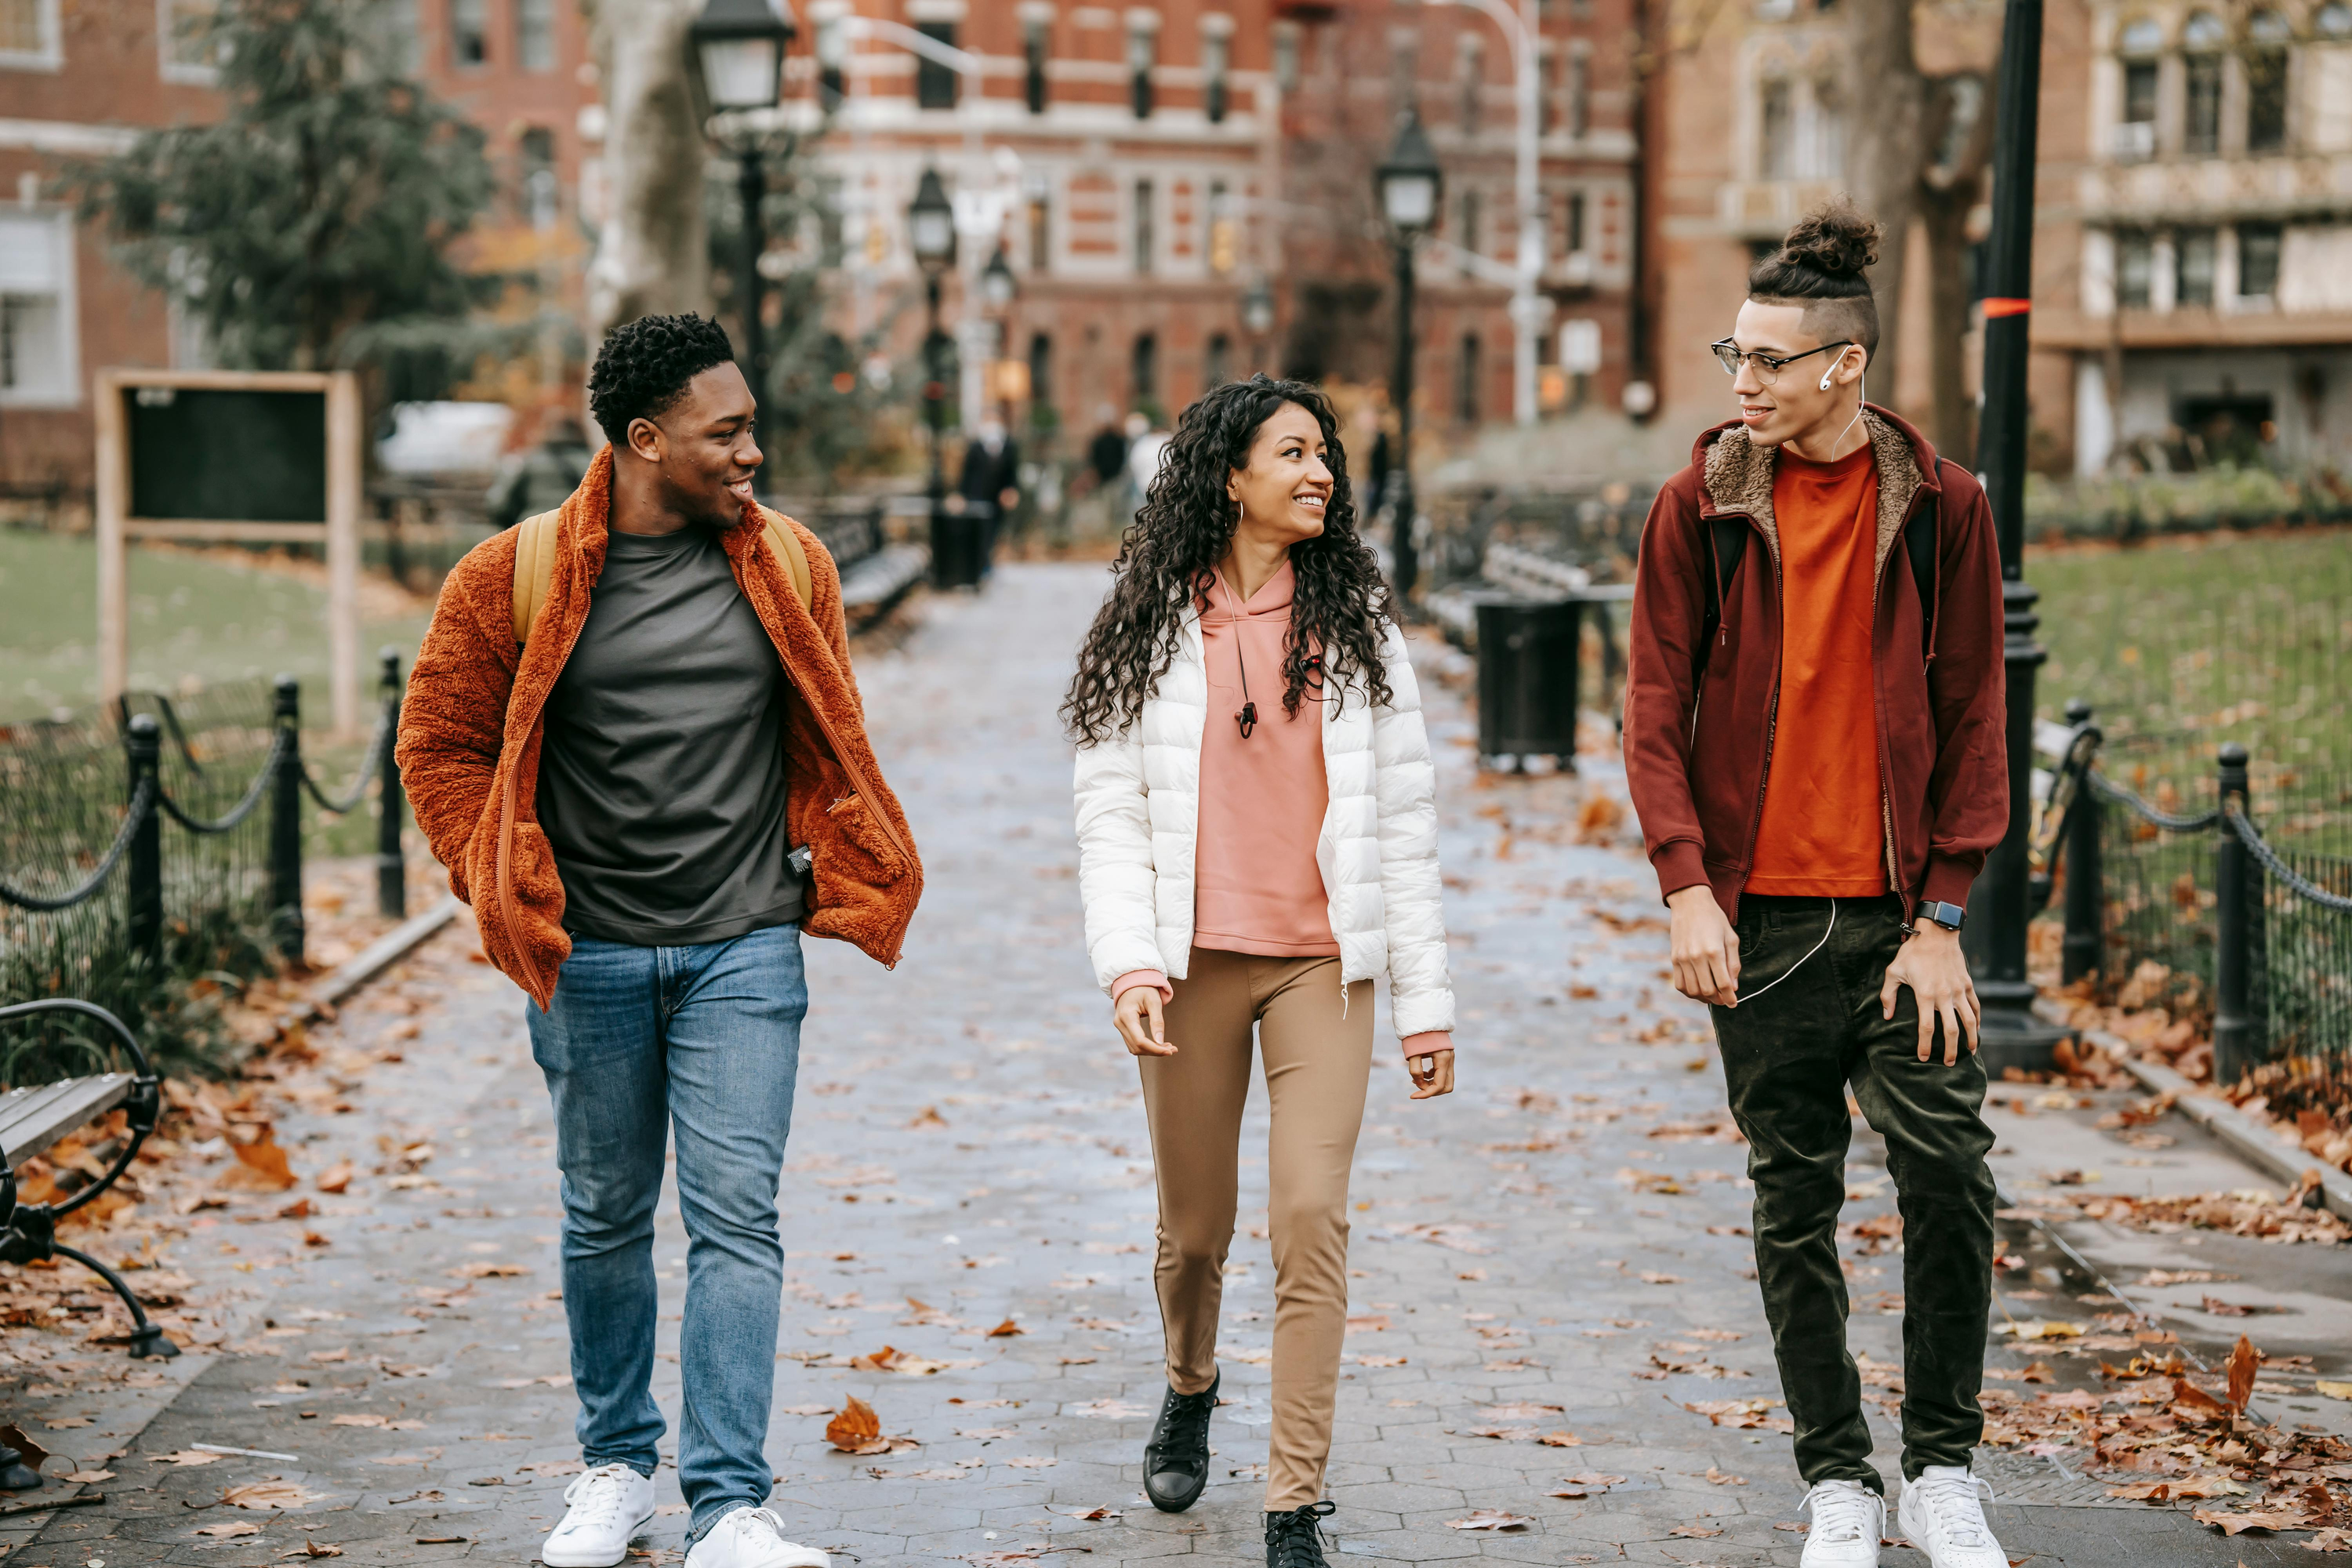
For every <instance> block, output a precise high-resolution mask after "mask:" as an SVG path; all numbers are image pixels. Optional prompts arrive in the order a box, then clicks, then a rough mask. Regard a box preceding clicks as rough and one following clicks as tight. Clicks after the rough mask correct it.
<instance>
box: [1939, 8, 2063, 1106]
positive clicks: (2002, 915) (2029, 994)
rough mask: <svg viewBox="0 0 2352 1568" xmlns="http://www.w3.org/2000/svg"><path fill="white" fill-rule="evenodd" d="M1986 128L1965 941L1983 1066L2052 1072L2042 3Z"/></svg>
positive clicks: (2014, 37) (2015, 33) (2009, 27)
mask: <svg viewBox="0 0 2352 1568" xmlns="http://www.w3.org/2000/svg"><path fill="white" fill-rule="evenodd" d="M1998 90H1999V97H1998V99H1997V100H1996V103H1997V108H1996V110H1995V116H1994V120H1993V154H1992V169H1993V176H1992V177H1993V185H1992V190H1993V212H1992V234H1991V236H1990V239H1989V240H1988V242H1987V245H1986V252H1987V266H1986V272H1987V282H1988V283H1989V284H1990V288H1989V289H1988V291H1987V298H1986V300H1985V302H1984V313H1985V322H1984V340H1985V342H1984V421H1983V426H1982V434H1981V436H1980V437H1979V450H1978V453H1977V463H1978V469H1979V478H1980V479H1982V480H1983V483H1984V488H1985V496H1986V499H1987V500H1989V501H1990V503H1991V507H1992V516H1993V525H1994V528H1995V529H1996V531H1998V533H1999V535H2000V579H2001V611H2002V622H2003V626H2004V629H2005V633H2006V635H2005V636H2004V637H2003V639H2002V646H2001V659H2002V663H2003V664H2004V665H2005V666H2006V673H2007V680H2008V704H2009V710H2008V718H2009V832H2008V833H2007V835H2006V836H2005V837H2002V839H2001V841H2000V845H1999V846H1997V847H1995V848H1994V850H1993V852H1992V854H1991V855H1990V857H1988V858H1987V859H1986V861H1985V868H1984V874H1983V876H1981V877H1980V878H1979V879H1978V880H1977V889H1978V896H1977V897H1976V899H1975V900H1974V902H1975V905H1976V907H1975V909H1974V910H1972V911H1971V914H1972V915H1973V916H1975V917H1977V918H1973V919H1971V920H1970V921H1969V922H1968V927H1967V930H1966V931H1965V932H1964V934H1963V937H1962V941H1963V942H1964V944H1965V945H1966V947H1967V949H1968V954H1969V967H1970V969H1972V970H1973V971H1974V972H1975V977H1976V985H1977V995H1978V997H1979V999H1980V1000H1981V1001H1982V1003H1983V1005H1984V1046H1985V1066H1986V1068H1987V1069H1988V1070H1990V1071H1991V1072H1992V1073H1994V1074H1996V1075H1998V1074H1999V1073H2000V1070H2001V1069H2002V1068H2008V1067H2019V1068H2027V1069H2028V1070H2032V1069H2037V1068H2047V1067H2049V1065H2050V1054H2051V1047H2053V1046H2055V1045H2056V1044H2057V1043H2058V1041H2059V1040H2061V1039H2063V1038H2064V1037H2066V1035H2067V1033H2068V1031H2066V1030H2063V1029H2055V1028H2053V1027H2051V1026H2048V1025H2046V1024H2044V1023H2042V1021H2041V1020H2040V1019H2039V1018H2036V1017H2035V1016H2033V986H2032V983H2031V982H2030V981H2028V980H2027V979H2026V977H2025V935H2026V932H2025V927H2026V922H2027V921H2028V919H2029V918H2030V911H2029V910H2027V909H2026V884H2027V869H2026V840H2027V837H2029V835H2030V833H2031V831H2032V804H2033V803H2032V771H2031V770H2032V763H2033V685H2034V672H2035V670H2036V669H2037V668H2039V667H2040V666H2041V664H2042V660H2043V659H2045V658H2048V657H2049V654H2048V652H2047V650H2045V649H2044V648H2043V647H2042V646H2041V644H2039V643H2037V642H2035V641H2034V639H2033V633H2034V630H2035V628H2036V627H2037V626H2040V625H2041V617H2040V616H2037V615H2036V614H2034V610H2033V606H2034V602H2035V601H2036V600H2037V599H2039V598H2040V597H2041V595H2039V594H2037V593H2035V592H2034V591H2033V590H2032V588H2029V587H2027V586H2026V584H2025V436H2026V412H2027V410H2026V398H2025V372H2026V353H2027V347H2028V342H2027V328H2028V325H2029V323H2030V322H2031V321H2032V316H2031V315H2030V314H2029V312H2030V311H2031V310H2032V287H2033V163H2034V141H2035V131H2036V126H2035V111H2036V110H2037V109H2038V107H2039V103H2040V98H2041V90H2042V0H2009V3H2008V11H2007V15H2006V16H2005V17H2004V18H2003V21H2002V25H2001V40H2000V80H1999V89H1998Z"/></svg>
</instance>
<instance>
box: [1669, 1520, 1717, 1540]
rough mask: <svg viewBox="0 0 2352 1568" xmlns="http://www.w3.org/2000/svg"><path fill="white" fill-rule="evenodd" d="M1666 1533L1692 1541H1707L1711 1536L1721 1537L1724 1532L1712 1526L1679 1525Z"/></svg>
mask: <svg viewBox="0 0 2352 1568" xmlns="http://www.w3.org/2000/svg"><path fill="white" fill-rule="evenodd" d="M1666 1533H1667V1534H1668V1535H1680V1536H1685V1537H1687V1538H1688V1539H1690V1540H1692V1541H1705V1540H1706V1539H1707V1538H1708V1537H1710V1536H1716V1535H1721V1534H1722V1533H1723V1531H1720V1530H1717V1528H1716V1527H1715V1526H1713V1525H1711V1524H1678V1525H1676V1526H1675V1527H1674V1528H1673V1529H1672V1530H1669V1531H1666Z"/></svg>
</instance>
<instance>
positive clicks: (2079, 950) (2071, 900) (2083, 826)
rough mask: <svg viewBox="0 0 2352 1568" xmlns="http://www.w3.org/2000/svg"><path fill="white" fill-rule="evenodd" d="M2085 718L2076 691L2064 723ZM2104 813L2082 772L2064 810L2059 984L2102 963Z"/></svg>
mask: <svg viewBox="0 0 2352 1568" xmlns="http://www.w3.org/2000/svg"><path fill="white" fill-rule="evenodd" d="M2090 721H2091V705H2090V704H2089V703H2087V702H2085V701H2084V700H2082V699H2081V698H2079V697H2078V698H2076V699H2075V700H2074V701H2072V702H2069V703H2067V704H2066V722H2067V723H2068V724H2069V725H2070V726H2072V727H2074V728H2075V729H2077V730H2079V729H2081V728H2082V727H2083V726H2084V725H2085V724H2087V723H2089V722H2090ZM2086 775H2087V770H2086ZM2105 815H2106V814H2105V812H2104V811H2102V810H2101V809H2100V807H2099V797H2098V795H2096V794H2095V793H2094V792H2093V790H2092V788H2091V781H2090V779H2089V778H2088V776H2085V777H2084V778H2083V779H2081V780H2080V781H2078V782H2077V784H2075V787H2074V809H2073V810H2072V811H2071V812H2069V813H2068V814H2067V816H2066V847H2065V850H2064V854H2065V866H2066V938H2065V941H2064V942H2063V943H2062V944H2061V946H2060V948H2059V958H2058V978H2059V981H2060V982H2061V983H2062V984H2068V985H2071V984H2074V982H2075V981H2077V980H2080V979H2082V978H2083V976H2084V975H2085V974H2095V973H2099V972H2100V971H2102V970H2104V969H2105V968H2106V965H2107V952H2106V947H2107V899H2106V887H2105V883H2104V881H2103V880H2102V875H2103V873H2102V871H2101V869H2100V866H2099V826H2100V823H2099V819H2100V818H2101V817H2102V816H2105Z"/></svg>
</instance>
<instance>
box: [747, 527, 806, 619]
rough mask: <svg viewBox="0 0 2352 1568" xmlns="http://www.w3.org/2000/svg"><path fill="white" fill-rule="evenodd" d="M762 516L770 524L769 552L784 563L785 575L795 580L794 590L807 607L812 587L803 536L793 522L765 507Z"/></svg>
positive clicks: (802, 604) (802, 605)
mask: <svg viewBox="0 0 2352 1568" xmlns="http://www.w3.org/2000/svg"><path fill="white" fill-rule="evenodd" d="M760 517H761V521H764V522H765V523H766V524H767V525H768V550H769V552H770V553H772V555H774V556H775V558H776V559H777V561H779V562H780V563H782V565H783V568H784V575H785V576H787V577H790V578H791V579H792V580H793V593H795V594H797V595H800V600H801V607H802V608H803V609H806V608H807V607H808V605H809V595H810V593H811V592H812V589H811V588H810V586H809V563H808V551H807V550H806V549H804V548H803V546H802V544H801V536H800V535H799V534H797V533H794V532H793V525H792V524H791V523H789V522H786V521H784V520H783V519H782V518H781V517H779V516H777V515H776V514H775V513H774V512H772V511H770V510H767V509H766V508H764V507H762V508H761V510H760Z"/></svg>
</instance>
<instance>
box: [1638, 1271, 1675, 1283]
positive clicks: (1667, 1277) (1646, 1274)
mask: <svg viewBox="0 0 2352 1568" xmlns="http://www.w3.org/2000/svg"><path fill="white" fill-rule="evenodd" d="M1641 1279H1642V1283H1643V1284H1644V1285H1679V1284H1681V1283H1682V1282H1683V1277H1682V1276H1681V1275H1679V1274H1661V1273H1659V1272H1658V1271H1657V1270H1656V1269H1654V1268H1644V1269H1643V1270H1642V1275H1641Z"/></svg>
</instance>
